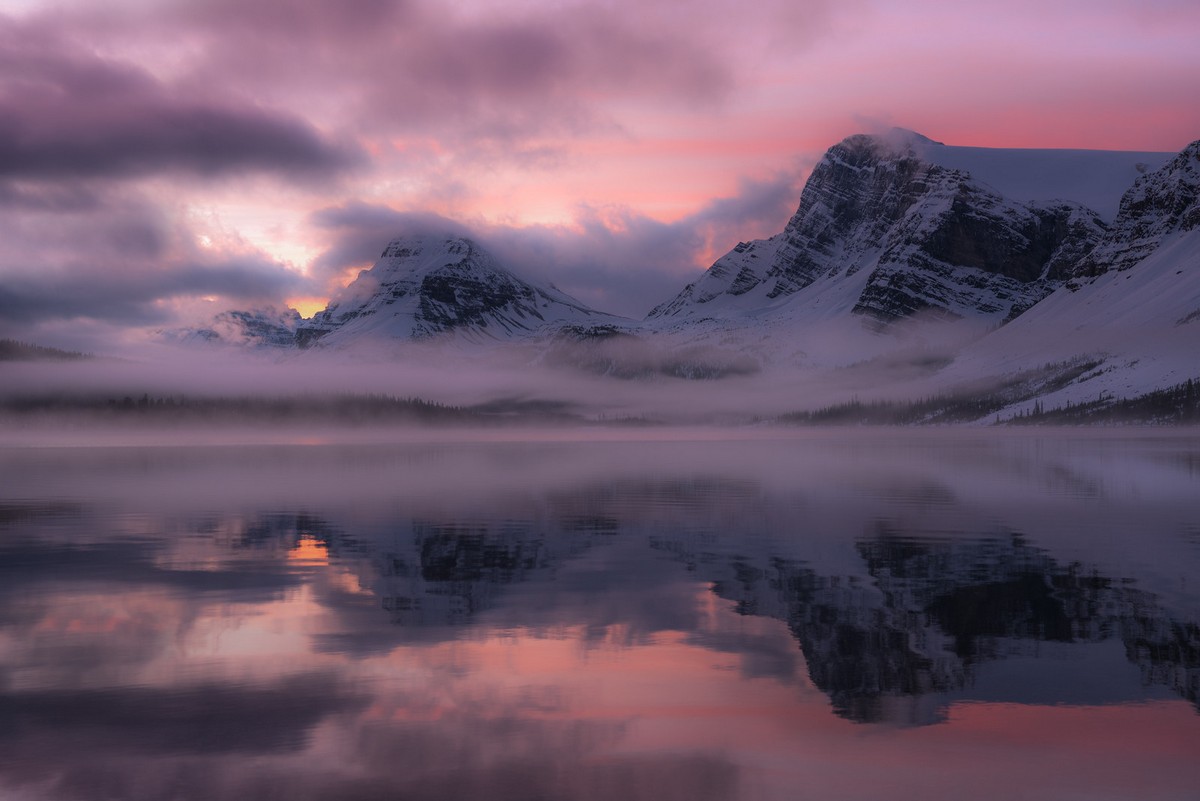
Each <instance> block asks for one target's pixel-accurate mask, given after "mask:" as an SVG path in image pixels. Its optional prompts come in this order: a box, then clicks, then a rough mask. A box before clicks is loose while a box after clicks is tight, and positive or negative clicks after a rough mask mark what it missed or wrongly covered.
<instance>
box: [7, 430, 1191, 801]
mask: <svg viewBox="0 0 1200 801" xmlns="http://www.w3.org/2000/svg"><path fill="white" fill-rule="evenodd" d="M613 436H614V434H613V433H611V432H610V433H603V432H601V433H593V434H586V433H585V434H583V435H578V436H576V435H572V434H569V433H564V432H559V433H557V434H554V435H551V436H546V437H538V438H531V439H529V440H527V441H516V438H517V437H516V435H513V436H512V437H510V439H511V440H513V441H493V442H473V441H470V438H469V437H460V438H457V439H458V441H441V442H439V441H425V442H403V441H399V442H390V443H383V444H368V443H361V444H340V445H338V444H322V443H320V442H315V441H314V442H312V443H310V444H291V445H289V444H275V445H259V446H232V445H231V446H227V447H226V446H221V447H216V446H207V447H200V446H183V445H172V446H166V445H159V446H151V445H141V446H136V447H88V448H74V447H54V448H35V447H22V448H14V447H9V448H3V449H0V798H3V799H5V800H6V801H9V800H10V799H11V800H14V801H24V800H25V799H30V800H32V799H38V800H39V801H40V800H42V799H55V800H56V801H57V800H58V799H86V800H88V801H90V800H91V799H196V800H197V801H201V800H203V801H208V800H210V799H230V800H233V799H237V800H238V801H243V800H245V799H288V801H304V800H305V799H346V800H348V801H354V800H356V799H357V800H360V801H366V800H367V799H400V798H403V799H654V801H670V800H671V799H688V801H696V800H697V799H798V798H812V799H868V798H869V799H878V798H887V799H922V800H923V801H925V800H927V799H961V798H972V799H993V798H994V799H1012V798H1021V799H1092V800H1094V799H1107V798H1112V799H1140V800H1141V801H1149V800H1151V799H1195V798H1196V797H1197V792H1198V790H1197V788H1200V714H1198V711H1197V710H1198V706H1197V705H1198V703H1200V702H1198V698H1200V436H1197V435H1196V434H1195V432H1190V433H1189V432H1166V433H1149V434H1148V433H1144V432H1137V431H1119V432H1111V431H1110V432H1103V431H1102V432H1068V433H1054V432H1016V433H1013V432H1004V433H999V434H997V433H992V432H947V431H931V432H930V431H926V432H896V433H891V432H880V431H874V432H872V431H855V432H848V433H847V432H835V431H822V432H793V431H786V432H756V433H755V437H756V438H755V439H751V440H738V439H722V437H721V436H720V435H719V434H716V433H712V432H710V433H707V434H704V435H703V436H702V437H700V438H699V439H689V438H687V437H686V436H684V435H682V434H662V433H660V434H653V435H652V436H654V437H657V441H635V439H634V438H636V437H637V436H639V435H638V434H636V433H633V434H628V433H624V434H621V433H619V434H617V435H616V436H627V437H629V438H630V440H629V441H613V440H612V439H611V438H612V437H613Z"/></svg>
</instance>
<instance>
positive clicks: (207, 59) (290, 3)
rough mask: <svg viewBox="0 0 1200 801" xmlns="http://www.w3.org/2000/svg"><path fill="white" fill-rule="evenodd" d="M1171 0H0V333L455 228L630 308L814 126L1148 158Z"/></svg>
mask: <svg viewBox="0 0 1200 801" xmlns="http://www.w3.org/2000/svg"><path fill="white" fill-rule="evenodd" d="M1197 31H1200V4H1197V3H1195V2H1194V0H1140V2H1135V1H1134V0H1128V1H1126V0H1038V2H1033V0H1028V1H1027V0H1005V2H1002V3H1001V2H977V3H961V2H941V1H940V0H908V1H905V2H884V1H883V0H836V1H834V0H760V2H758V3H755V4H752V5H746V4H744V3H737V2H735V1H734V0H695V1H694V2H688V3H679V2H677V1H675V0H672V2H667V1H666V0H636V2H634V1H632V0H607V1H597V0H593V1H592V2H581V1H575V0H553V1H552V0H510V1H508V2H495V1H494V0H491V1H490V2H483V1H478V2H477V1H476V0H458V1H457V2H444V1H443V2H432V1H431V0H256V2H253V3H247V2H244V0H106V2H104V3H96V2H92V1H91V0H61V1H56V0H0V207H2V208H0V337H13V338H18V339H22V340H25V341H32V342H37V343H39V344H49V345H57V346H60V347H71V348H76V349H83V350H89V351H104V350H105V349H106V348H119V347H120V346H122V345H123V344H129V343H131V342H136V341H139V340H144V339H146V338H153V337H156V336H159V335H160V334H159V332H161V331H164V330H171V329H173V328H178V327H181V326H186V325H190V324H194V323H196V322H199V321H202V320H205V319H208V318H211V316H212V315H214V314H216V313H217V312H219V311H222V310H224V309H229V308H252V307H257V306H264V305H272V304H273V305H277V306H281V305H283V304H289V305H292V306H294V307H295V308H298V309H300V310H301V311H302V312H303V313H304V314H306V315H308V314H311V313H313V312H314V311H316V310H318V309H320V308H321V307H323V305H324V303H325V301H326V300H327V299H328V298H329V297H330V296H331V295H332V294H333V293H335V292H336V291H337V290H338V289H339V288H340V287H342V286H344V285H345V284H346V283H347V282H349V281H350V280H352V279H353V277H354V276H355V275H356V274H357V273H358V271H359V270H362V269H365V268H368V267H369V266H370V265H371V264H372V263H373V261H374V259H375V258H377V257H378V255H379V252H380V251H381V250H382V249H383V247H384V245H385V244H386V243H387V241H388V240H389V239H391V238H392V237H394V236H397V235H399V234H403V233H405V232H407V231H413V230H428V229H430V228H433V229H441V228H446V229H454V230H462V229H466V230H467V231H469V232H470V233H471V234H473V235H474V236H476V238H478V239H479V240H480V241H481V242H482V243H483V244H484V245H485V246H487V247H488V248H489V249H491V250H492V251H493V252H494V253H495V254H496V255H497V256H498V257H499V258H500V259H501V260H502V261H503V262H504V263H505V264H507V266H509V267H510V269H513V270H514V271H515V272H517V273H518V274H520V275H524V276H528V277H539V278H547V279H549V280H551V281H553V282H554V283H555V284H556V285H557V286H558V287H559V288H560V289H562V290H564V291H566V292H568V293H569V294H572V295H574V296H575V297H577V298H579V299H580V300H582V301H583V302H585V303H588V304H590V305H593V306H595V307H597V308H600V309H603V310H605V311H610V312H614V313H618V314H625V315H629V316H634V317H640V316H642V315H643V314H645V312H646V311H648V310H649V309H650V308H651V307H652V306H654V305H656V304H658V303H660V302H663V301H665V300H667V299H669V298H670V297H672V296H673V295H674V294H676V293H677V292H678V291H679V290H680V289H681V288H682V287H683V285H684V284H686V283H687V282H688V281H691V280H694V279H695V278H696V277H697V276H698V275H699V273H700V271H702V270H703V269H704V268H705V267H707V266H708V264H710V263H711V262H712V260H713V259H715V258H716V257H718V256H720V255H721V254H722V253H724V252H725V251H726V250H728V249H729V248H731V247H732V246H734V245H735V244H737V242H738V241H741V240H747V239H752V238H758V237H765V236H769V235H771V234H773V233H776V232H778V231H780V230H782V228H783V226H784V224H785V223H786V221H787V219H788V217H789V216H790V215H791V214H792V212H793V211H794V210H795V207H796V205H797V203H798V201H799V197H800V190H801V188H802V186H803V181H804V179H805V177H806V176H807V174H808V172H809V170H810V169H811V167H812V165H813V164H814V163H815V162H816V160H817V159H819V158H820V155H821V154H822V153H823V152H824V150H825V149H826V148H828V147H829V146H830V145H832V144H834V143H836V142H837V141H839V140H841V139H842V138H844V137H846V136H849V135H851V134H854V133H858V132H863V131H868V132H869V131H873V130H880V129H885V128H888V127H891V126H901V127H905V128H909V129H913V130H916V131H919V132H921V133H922V134H925V135H926V136H929V137H931V138H933V139H936V140H939V141H942V142H946V143H947V144H956V145H969V146H983V147H1038V148H1046V147H1049V148H1060V147H1070V148H1096V149H1121V150H1146V151H1177V150H1179V149H1181V148H1183V147H1184V146H1185V145H1187V144H1188V143H1189V142H1191V141H1193V140H1195V139H1197V138H1200V103H1197V102H1196V98H1197V96H1198V94H1197V92H1198V90H1200V48H1197V47H1196V46H1195V38H1196V32H1197Z"/></svg>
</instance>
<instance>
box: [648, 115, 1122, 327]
mask: <svg viewBox="0 0 1200 801" xmlns="http://www.w3.org/2000/svg"><path fill="white" fill-rule="evenodd" d="M937 147H943V146H941V145H940V144H939V143H937V142H934V141H933V140H931V139H928V138H927V137H924V136H921V135H920V134H916V133H914V132H911V131H904V130H901V129H896V130H893V131H891V132H889V133H887V134H882V135H867V134H858V135H855V136H851V137H848V138H847V139H845V140H843V141H842V142H839V143H838V144H836V145H834V146H833V147H831V148H830V149H829V150H828V151H827V152H826V153H825V155H824V156H823V157H822V159H821V160H820V161H819V162H818V163H817V165H816V166H815V167H814V168H813V171H812V174H811V175H810V176H809V179H808V181H807V183H806V184H805V186H804V189H803V191H802V193H801V196H800V205H799V207H798V208H797V210H796V213H795V214H794V215H793V216H792V218H791V220H789V222H788V224H787V226H786V227H785V229H784V231H783V232H782V233H781V234H779V235H777V236H775V237H772V238H771V239H769V240H759V241H756V242H749V243H740V244H739V245H738V247H736V248H734V250H733V251H731V252H730V253H729V254H727V255H726V256H724V257H722V258H721V259H720V260H718V261H717V262H716V263H715V264H714V265H713V267H712V268H711V269H710V270H709V272H708V274H706V275H705V276H703V277H702V278H701V279H700V280H699V281H697V282H696V283H695V284H693V285H691V286H689V287H687V288H686V289H685V290H684V291H683V292H682V293H681V294H680V295H679V296H677V297H676V298H675V299H673V300H672V301H669V302H668V303H666V304H663V305H662V306H660V307H658V308H656V309H655V310H654V311H652V312H651V316H653V317H669V316H677V317H678V316H682V317H694V316H696V315H700V314H705V315H709V314H712V313H713V312H715V311H717V310H718V309H719V307H721V306H722V305H724V306H726V307H729V308H730V309H732V308H734V307H736V308H737V309H738V310H739V311H744V310H746V309H748V308H755V307H757V308H763V307H767V306H772V307H775V306H781V304H782V303H783V302H784V301H787V299H788V298H789V297H790V296H794V295H795V296H799V295H800V293H802V292H804V291H805V290H806V289H807V288H809V287H812V286H814V285H824V284H828V283H829V282H831V281H842V282H846V283H847V285H849V283H851V282H859V283H855V286H856V290H855V291H856V292H857V293H858V294H857V297H856V298H855V299H854V302H853V308H852V309H851V310H852V311H853V312H854V313H857V314H860V315H866V316H869V317H874V318H876V319H879V320H882V321H890V320H895V319H899V318H903V317H907V316H910V315H912V314H915V313H918V312H924V311H931V312H933V313H935V314H938V315H942V316H946V315H948V316H951V317H958V316H966V315H971V316H983V317H995V318H999V319H1007V318H1010V317H1012V316H1015V315H1016V314H1019V313H1020V312H1021V311H1023V310H1024V309H1025V308H1028V307H1029V306H1030V305H1032V304H1033V303H1035V302H1037V300H1039V299H1040V298H1041V297H1043V296H1044V295H1045V294H1047V293H1048V292H1049V291H1051V290H1052V289H1053V288H1054V284H1053V282H1054V281H1055V280H1057V279H1058V278H1059V277H1060V276H1061V274H1062V273H1063V272H1064V271H1066V270H1067V269H1068V265H1070V264H1073V263H1074V262H1075V261H1076V260H1077V259H1078V258H1079V257H1080V256H1081V255H1082V254H1083V253H1086V252H1087V251H1088V250H1090V249H1091V247H1092V246H1094V245H1095V244H1096V242H1097V241H1098V240H1099V237H1100V235H1101V233H1102V232H1103V228H1104V226H1103V223H1102V222H1101V221H1100V219H1099V218H1098V217H1097V215H1096V214H1095V213H1094V212H1090V211H1088V210H1087V209H1084V208H1083V207H1081V206H1079V205H1077V204H1071V203H1067V202H1056V203H1051V204H1036V203H1022V202H1018V201H1014V200H1011V199H1008V198H1005V197H1003V196H1001V195H1000V194H998V193H997V192H996V191H995V190H993V189H991V188H990V187H989V186H987V185H986V184H983V183H981V182H979V181H977V180H975V179H974V178H973V177H972V176H971V174H970V173H969V172H967V171H965V170H959V169H952V168H949V167H945V166H942V165H939V164H937V163H935V162H934V161H933V160H930V159H929V158H927V157H926V155H925V154H926V153H927V152H928V151H929V150H930V149H931V148H937ZM860 273H862V275H860ZM856 275H857V276H859V277H858V278H855V276H856ZM863 275H865V280H861V279H862V278H863ZM730 298H738V299H739V300H737V301H736V302H732V301H730V300H729V299H730ZM788 303H789V304H790V303H791V301H788ZM705 304H709V305H708V306H707V307H706V306H705Z"/></svg>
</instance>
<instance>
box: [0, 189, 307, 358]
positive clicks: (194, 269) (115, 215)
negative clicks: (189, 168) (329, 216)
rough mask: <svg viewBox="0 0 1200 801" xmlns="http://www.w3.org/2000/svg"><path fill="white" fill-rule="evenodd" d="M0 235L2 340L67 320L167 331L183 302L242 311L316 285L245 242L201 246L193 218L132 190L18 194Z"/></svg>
mask: <svg viewBox="0 0 1200 801" xmlns="http://www.w3.org/2000/svg"><path fill="white" fill-rule="evenodd" d="M10 197H11V196H10ZM31 200H32V202H31ZM0 239H2V240H3V242H4V248H3V250H0V275H2V276H3V280H0V336H9V337H16V338H19V339H36V338H37V336H38V329H39V328H40V327H42V326H49V327H50V328H55V327H56V326H57V325H58V324H61V323H62V322H64V321H105V322H108V323H112V324H117V325H119V326H125V327H137V326H145V325H168V324H174V323H176V322H177V317H178V313H179V309H178V308H177V306H178V304H180V303H188V302H194V301H198V300H199V299H201V298H205V297H209V298H217V299H220V300H221V301H222V302H224V303H226V304H228V305H234V306H239V307H242V308H244V307H246V306H247V305H251V306H253V305H258V304H263V303H278V302H280V300H281V298H283V297H287V296H289V295H291V294H293V293H297V292H305V291H308V289H309V282H308V281H307V280H306V279H305V277H304V276H303V275H301V274H300V273H298V272H297V271H295V270H293V269H291V268H290V267H288V266H287V265H284V264H282V263H280V262H279V261H278V260H276V259H273V258H271V257H270V256H268V255H266V254H264V253H263V252H261V251H260V250H258V249H256V248H254V247H251V246H249V245H246V244H245V243H240V242H237V241H236V240H235V241H231V242H222V243H216V244H214V245H213V246H211V247H208V248H205V247H202V246H201V245H200V244H199V238H198V236H197V234H196V232H195V231H194V230H192V228H191V227H189V225H188V224H187V222H186V221H184V220H182V219H172V217H171V216H169V215H168V214H166V213H165V212H164V210H163V209H161V208H159V207H158V206H156V205H155V204H153V203H152V202H150V200H149V199H148V198H146V197H145V196H143V195H141V194H139V193H137V192H131V191H112V190H106V189H104V188H95V189H92V188H89V187H84V188H81V189H80V190H79V191H78V192H72V191H67V190H62V191H59V190H55V189H48V190H44V191H43V190H40V189H35V190H32V191H31V192H30V193H29V194H26V195H24V196H21V195H18V196H17V197H16V199H15V201H14V203H13V204H12V205H11V206H10V208H9V209H7V210H6V213H5V214H3V215H0ZM103 345H104V343H91V344H87V345H86V346H85V347H86V349H87V350H94V349H95V348H96V347H97V346H100V348H101V350H103V349H104V347H103Z"/></svg>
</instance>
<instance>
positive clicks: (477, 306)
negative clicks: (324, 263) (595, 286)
mask: <svg viewBox="0 0 1200 801" xmlns="http://www.w3.org/2000/svg"><path fill="white" fill-rule="evenodd" d="M629 323H631V321H628V320H624V319H623V318H620V317H616V316H614V315H610V314H605V313H603V312H598V311H596V310H594V309H591V308H588V307H587V306H585V305H584V304H583V303H581V302H579V301H578V300H575V299H574V298H572V297H570V296H569V295H567V294H565V293H563V292H561V291H559V290H558V289H556V288H555V287H554V286H553V285H551V284H541V283H535V282H531V281H529V280H526V279H522V278H519V277H517V276H516V275H514V274H513V273H512V272H510V271H509V270H508V269H506V268H505V267H503V266H501V265H500V264H499V262H497V261H496V259H495V258H493V257H492V255H491V254H489V253H488V252H487V251H486V250H484V249H483V248H482V247H480V245H479V244H478V243H476V242H475V241H474V240H471V239H468V238H466V237H461V236H454V235H444V234H443V235H439V234H417V235H410V236H403V237H399V238H397V239H393V240H392V241H391V242H389V243H388V245H387V247H386V248H384V250H383V253H382V255H380V257H379V260H378V261H377V262H376V263H375V265H374V266H373V267H372V268H371V269H369V270H363V271H362V272H360V273H359V274H358V277H357V278H355V279H354V281H352V282H351V283H350V284H349V285H348V286H347V287H346V288H345V289H343V290H342V291H341V292H339V293H338V294H337V295H336V296H335V297H334V298H333V299H332V300H330V302H329V304H328V305H327V306H326V307H325V309H324V310H323V311H320V312H318V313H317V314H316V315H314V316H313V317H312V318H311V319H307V320H305V319H303V318H301V317H300V315H299V314H298V313H297V312H295V311H294V310H292V309H288V310H286V311H279V310H278V309H273V308H267V309H256V310H251V311H230V312H224V313H222V314H220V315H218V316H217V317H216V318H215V320H214V323H213V324H211V325H210V326H208V327H206V328H204V329H200V330H198V331H194V332H192V333H191V335H190V337H189V338H190V339H192V340H195V339H201V340H207V341H214V340H219V341H225V342H232V343H237V344H251V345H259V346H270V347H289V348H290V347H300V348H309V347H314V346H319V347H335V348H344V347H350V346H353V345H355V344H356V343H359V342H368V341H374V342H389V341H410V340H422V339H429V338H432V337H436V336H440V335H447V334H453V335H456V336H460V337H463V338H465V339H467V340H471V341H476V342H484V341H489V340H513V339H520V338H524V337H528V336H533V335H539V334H543V333H545V334H553V333H555V332H557V331H558V330H559V329H561V328H563V327H574V328H579V329H581V330H588V329H589V328H590V327H592V326H613V325H621V324H629Z"/></svg>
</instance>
